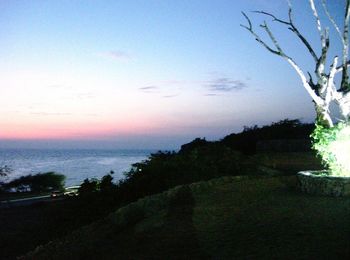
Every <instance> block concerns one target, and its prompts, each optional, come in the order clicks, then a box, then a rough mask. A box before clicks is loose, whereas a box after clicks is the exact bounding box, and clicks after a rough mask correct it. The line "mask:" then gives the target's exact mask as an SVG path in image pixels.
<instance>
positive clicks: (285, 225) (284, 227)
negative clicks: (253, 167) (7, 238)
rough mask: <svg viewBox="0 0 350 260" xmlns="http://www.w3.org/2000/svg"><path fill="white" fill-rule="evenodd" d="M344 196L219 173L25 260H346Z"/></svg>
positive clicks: (349, 201) (348, 206)
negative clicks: (148, 259) (311, 191)
mask: <svg viewBox="0 0 350 260" xmlns="http://www.w3.org/2000/svg"><path fill="white" fill-rule="evenodd" d="M349 217H350V198H330V197H320V196H310V195H306V194H302V193H300V192H299V191H297V190H296V178H295V177H294V176H279V177H260V178H258V177H222V178H219V179H214V180H210V181H207V182H199V183H194V184H191V185H184V186H179V187H176V188H174V189H171V190H169V191H167V192H164V193H161V194H157V195H154V196H150V197H146V198H144V199H141V200H139V201H137V202H134V203H132V204H129V205H127V206H126V207H123V208H120V209H119V210H117V211H116V212H114V213H112V214H110V215H109V216H108V217H106V218H104V219H101V220H99V221H97V222H95V223H93V224H91V225H88V226H85V227H83V228H81V229H78V230H76V231H75V232H73V233H72V234H70V235H68V236H66V237H65V238H63V239H60V240H56V241H54V242H50V243H49V244H47V245H45V246H41V247H38V248H37V249H36V250H35V251H33V252H31V253H29V254H28V255H26V256H25V257H24V258H28V259H47V258H50V259H71V258H75V259H78V258H79V259H84V258H89V259H97V258H100V259H124V258H128V259H145V258H153V259H165V258H171V259H184V258H190V259H192V258H193V259H198V258H201V259H206V258H211V259H213V258H214V259H227V258H229V259H232V258H234V259H241V258H244V259H245V258H254V259H261V258H263V259H264V258H268V259H271V258H272V259H273V258H281V259H314V258H315V259H317V258H320V259H333V258H334V259H347V258H349V256H350V251H349V250H350V240H349V234H350V221H349V219H350V218H349Z"/></svg>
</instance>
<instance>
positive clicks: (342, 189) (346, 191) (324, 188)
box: [297, 171, 350, 197]
mask: <svg viewBox="0 0 350 260" xmlns="http://www.w3.org/2000/svg"><path fill="white" fill-rule="evenodd" d="M323 173H324V172H323ZM297 177H298V180H299V187H300V189H301V191H303V192H305V193H309V194H318V195H327V196H334V197H339V196H350V178H347V177H334V176H325V175H324V174H323V175H322V172H320V171H318V172H311V171H303V172H299V173H298V174H297Z"/></svg>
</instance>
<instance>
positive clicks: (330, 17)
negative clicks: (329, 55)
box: [322, 0, 344, 44]
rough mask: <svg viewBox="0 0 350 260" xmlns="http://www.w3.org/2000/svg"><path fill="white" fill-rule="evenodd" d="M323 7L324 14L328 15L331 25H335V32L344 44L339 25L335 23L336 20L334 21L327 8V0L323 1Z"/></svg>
mask: <svg viewBox="0 0 350 260" xmlns="http://www.w3.org/2000/svg"><path fill="white" fill-rule="evenodd" d="M322 7H323V10H324V12H325V13H326V15H327V16H328V19H329V20H330V21H331V23H332V24H333V26H334V28H335V30H336V31H337V32H338V35H339V37H340V39H341V41H342V42H343V44H344V39H343V36H342V33H341V31H340V29H339V27H338V25H337V23H336V22H335V20H334V19H333V17H332V16H331V14H330V12H329V10H328V8H327V5H326V0H322Z"/></svg>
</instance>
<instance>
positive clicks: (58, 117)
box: [0, 0, 344, 149]
mask: <svg viewBox="0 0 350 260" xmlns="http://www.w3.org/2000/svg"><path fill="white" fill-rule="evenodd" d="M316 2H317V1H316ZM343 2H344V1H340V0H339V1H338V0H337V1H329V8H330V11H331V12H332V13H333V14H334V16H335V18H336V20H337V21H338V22H339V23H341V21H342V20H341V19H342V17H341V15H340V13H341V10H342V5H343ZM292 4H293V7H294V16H295V22H296V23H297V24H298V26H299V27H300V28H301V30H302V32H303V33H304V34H305V35H307V37H308V38H309V39H310V42H312V43H313V45H315V46H318V45H319V42H318V35H317V31H316V27H315V22H314V20H313V17H312V14H311V11H310V8H309V5H308V1H306V0H305V1H297V0H294V1H292ZM287 8H288V5H287V3H286V1H284V0H250V1H247V0H235V1H231V0H217V1H213V0H210V1H209V0H205V1H203V0H201V1H199V0H188V1H184V0H183V1H180V0H179V1H168V0H154V1H152V0H149V1H146V0H144V1H141V0H140V1H133V0H130V1H64V0H62V1H1V2H0V37H1V39H2V40H1V42H0V57H1V59H0V86H1V91H2V94H1V96H0V102H1V104H2V112H1V114H0V122H1V124H2V126H1V128H2V130H1V132H0V146H2V147H21V146H23V147H24V146H25V147H72V148H79V147H90V148H93V147H106V148H157V149H176V148H178V147H179V145H181V144H182V143H184V142H188V141H190V140H191V139H193V138H195V137H206V138H207V139H210V140H211V139H219V138H222V137H224V136H225V135H227V134H229V133H232V132H239V131H240V130H242V127H243V126H244V125H248V126H249V125H255V124H258V125H262V124H268V123H271V122H273V121H278V120H280V119H284V118H291V119H292V118H299V119H302V120H303V121H307V122H310V121H312V120H313V119H314V109H313V105H312V103H311V99H310V98H309V96H308V94H307V93H306V91H304V89H303V87H302V84H301V82H300V81H299V78H298V77H297V75H296V73H295V72H294V71H293V70H292V68H291V67H290V66H289V65H288V64H287V62H285V61H284V60H282V59H281V58H280V57H277V56H273V55H272V54H270V53H268V52H267V51H266V50H265V49H263V48H262V47H261V46H260V45H259V44H258V43H257V42H256V41H255V40H254V39H253V38H252V36H251V35H250V34H249V33H248V32H247V31H245V30H244V29H243V28H242V27H240V24H241V23H245V20H244V18H243V16H242V15H241V11H246V12H248V13H249V11H251V10H266V11H269V12H271V13H274V14H276V15H277V16H279V17H282V18H285V17H286V16H287V10H288V9H287ZM319 10H320V14H321V16H323V14H322V12H321V11H322V10H321V9H319ZM250 17H251V18H252V20H253V22H254V24H255V25H256V28H257V31H259V28H258V24H259V23H260V22H261V21H262V18H264V17H261V16H259V15H254V14H250ZM264 19H266V20H267V21H269V19H267V18H266V17H265V18H264ZM270 23H271V22H270ZM271 28H272V29H273V30H274V32H275V34H276V36H277V38H278V39H279V41H280V43H281V45H282V46H283V48H284V49H285V51H286V52H287V53H289V54H290V55H291V56H293V57H294V58H295V60H296V61H297V62H298V64H300V65H301V67H303V68H306V69H308V70H311V71H312V69H313V67H312V66H313V64H312V60H311V58H310V57H309V56H308V53H307V51H305V49H304V48H303V46H302V45H301V44H300V43H299V42H298V41H297V40H296V39H295V37H294V35H293V34H292V33H291V32H289V31H288V30H286V28H284V27H283V26H280V25H278V24H273V23H271ZM260 32H261V33H263V32H262V31H260ZM331 36H332V37H333V36H334V37H333V38H334V39H333V40H334V41H332V43H333V42H334V44H332V48H334V50H333V51H332V53H336V49H337V48H338V47H339V45H338V44H336V43H335V42H336V41H335V40H336V38H335V37H336V35H334V33H332V34H331Z"/></svg>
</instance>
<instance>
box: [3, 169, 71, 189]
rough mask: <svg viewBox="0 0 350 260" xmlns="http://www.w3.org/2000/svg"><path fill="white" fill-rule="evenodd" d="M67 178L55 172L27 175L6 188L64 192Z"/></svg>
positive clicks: (11, 182) (8, 184)
mask: <svg viewBox="0 0 350 260" xmlns="http://www.w3.org/2000/svg"><path fill="white" fill-rule="evenodd" d="M65 178H66V176H64V175H63V174H58V173H55V172H46V173H39V174H36V175H26V176H22V177H19V178H17V179H14V180H13V181H10V182H9V183H6V184H5V185H4V186H5V187H6V188H7V189H11V188H14V189H16V190H17V191H23V190H25V191H27V190H29V191H31V192H47V191H52V190H64V180H65Z"/></svg>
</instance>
